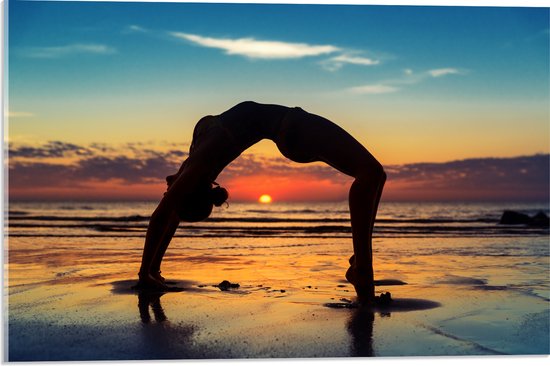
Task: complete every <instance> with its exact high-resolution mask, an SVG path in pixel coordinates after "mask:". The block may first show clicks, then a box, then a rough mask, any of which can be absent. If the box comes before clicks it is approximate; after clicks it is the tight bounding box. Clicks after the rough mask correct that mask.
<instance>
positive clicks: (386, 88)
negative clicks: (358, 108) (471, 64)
mask: <svg viewBox="0 0 550 366" xmlns="http://www.w3.org/2000/svg"><path fill="white" fill-rule="evenodd" d="M452 74H456V75H460V74H464V72H463V71H461V70H458V69H455V68H450V67H448V68H440V69H432V70H428V71H423V72H414V71H413V70H412V69H404V70H403V75H402V76H401V77H400V78H396V79H390V80H385V81H381V82H380V83H378V84H367V85H360V86H355V87H352V88H349V89H348V90H347V91H348V92H352V93H354V94H387V93H394V92H397V91H399V90H401V89H402V87H403V86H404V85H414V84H418V83H421V82H423V81H425V80H426V79H429V78H440V77H444V76H447V75H452Z"/></svg>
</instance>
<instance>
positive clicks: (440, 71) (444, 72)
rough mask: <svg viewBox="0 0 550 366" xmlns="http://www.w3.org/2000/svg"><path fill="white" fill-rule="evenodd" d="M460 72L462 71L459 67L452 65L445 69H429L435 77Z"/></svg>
mask: <svg viewBox="0 0 550 366" xmlns="http://www.w3.org/2000/svg"><path fill="white" fill-rule="evenodd" d="M459 73H460V71H458V70H457V69H454V68H451V67H448V68H444V69H434V70H429V71H428V74H430V75H431V76H432V77H434V78H438V77H441V76H446V75H453V74H459Z"/></svg>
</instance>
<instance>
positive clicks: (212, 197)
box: [176, 182, 229, 222]
mask: <svg viewBox="0 0 550 366" xmlns="http://www.w3.org/2000/svg"><path fill="white" fill-rule="evenodd" d="M212 185H214V186H212ZM228 197H229V194H228V193H227V190H226V189H225V188H223V187H220V185H219V184H218V183H216V182H214V183H213V184H211V183H208V184H203V185H201V186H200V187H198V188H197V189H196V190H195V191H194V192H193V193H191V194H189V195H187V196H186V197H184V198H183V199H182V200H181V202H179V203H178V205H177V207H176V213H177V214H178V216H179V218H180V220H182V221H186V222H197V221H202V220H205V219H206V218H208V216H210V214H211V213H212V208H213V206H216V207H219V206H221V205H222V204H223V203H224V202H226V201H227V198H228Z"/></svg>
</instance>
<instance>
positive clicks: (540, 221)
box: [530, 211, 550, 227]
mask: <svg viewBox="0 0 550 366" xmlns="http://www.w3.org/2000/svg"><path fill="white" fill-rule="evenodd" d="M530 225H532V226H538V227H549V226H550V218H549V217H548V216H547V215H546V214H545V213H544V212H542V211H541V212H539V213H538V214H536V215H535V216H533V218H532V219H531V223H530Z"/></svg>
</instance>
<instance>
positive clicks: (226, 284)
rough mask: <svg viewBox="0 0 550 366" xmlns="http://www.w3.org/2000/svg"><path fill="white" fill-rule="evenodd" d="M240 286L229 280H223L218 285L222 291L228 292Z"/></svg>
mask: <svg viewBox="0 0 550 366" xmlns="http://www.w3.org/2000/svg"><path fill="white" fill-rule="evenodd" d="M239 286H240V285H239V284H238V283H231V282H229V281H227V280H223V281H222V282H220V284H219V285H218V288H219V289H220V290H222V291H228V290H230V289H232V288H239Z"/></svg>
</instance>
